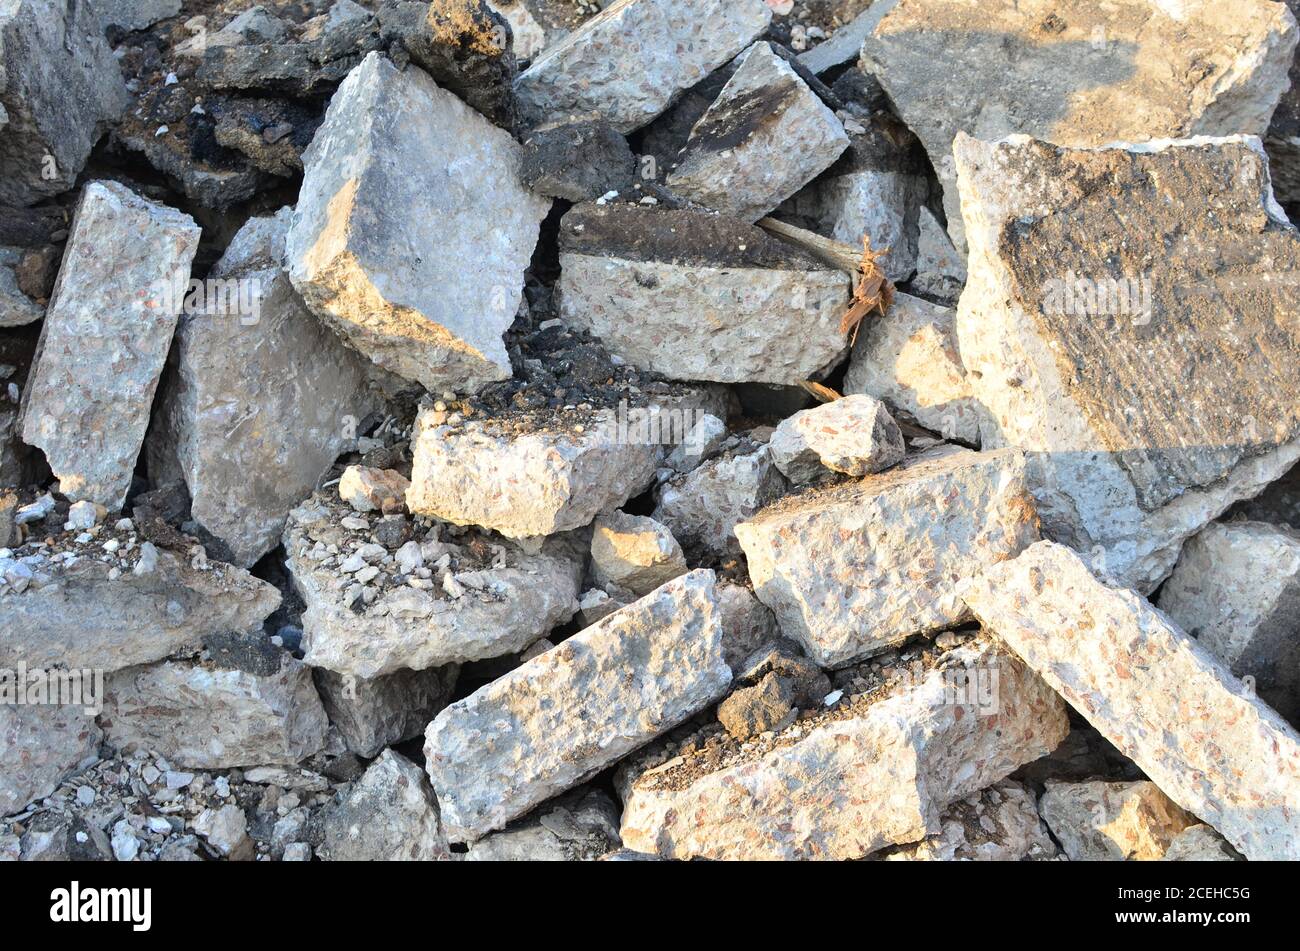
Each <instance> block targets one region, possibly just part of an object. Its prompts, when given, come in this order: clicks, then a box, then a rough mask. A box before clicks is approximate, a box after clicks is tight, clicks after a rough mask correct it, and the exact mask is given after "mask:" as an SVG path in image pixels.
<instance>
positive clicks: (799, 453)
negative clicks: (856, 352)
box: [767, 395, 907, 484]
mask: <svg viewBox="0 0 1300 951" xmlns="http://www.w3.org/2000/svg"><path fill="white" fill-rule="evenodd" d="M767 445H768V448H769V449H770V450H771V453H772V461H773V462H774V463H775V464H776V467H777V468H778V469H780V470H781V474H782V475H784V476H785V477H786V478H787V479H789V480H790V481H791V482H794V483H796V484H800V483H806V482H813V481H815V480H816V479H818V478H819V477H820V476H822V475H824V474H825V473H827V472H828V471H829V472H839V473H842V474H844V475H848V476H853V477H855V478H861V477H862V476H865V475H870V474H872V473H874V472H883V471H884V470H885V469H888V468H890V467H891V466H895V465H897V464H898V463H900V462H902V461H903V456H905V455H906V454H907V446H906V444H904V442H903V431H902V430H901V429H899V428H898V424H897V423H895V422H894V418H893V417H892V416H890V415H889V410H887V409H886V408H885V404H883V403H881V402H880V401H879V400H877V399H873V398H872V397H870V396H862V395H853V396H846V397H844V399H841V400H835V401H834V402H833V403H822V404H821V405H819V406H814V407H812V408H811V409H805V410H801V411H799V412H798V413H795V414H794V415H793V416H791V417H790V418H789V419H786V420H783V421H782V422H781V425H779V426H777V427H776V432H774V433H773V434H772V438H771V440H769V441H768V444H767Z"/></svg>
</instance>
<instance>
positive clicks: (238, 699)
mask: <svg viewBox="0 0 1300 951" xmlns="http://www.w3.org/2000/svg"><path fill="white" fill-rule="evenodd" d="M105 691H106V694H107V702H106V703H105V704H104V714H103V716H102V717H101V719H100V723H101V724H102V725H103V727H104V733H105V736H106V738H107V739H108V741H109V742H110V743H112V744H113V745H114V746H116V747H117V748H119V749H122V750H131V749H145V750H149V751H151V752H156V753H159V754H161V755H162V756H164V757H166V758H167V760H168V761H169V762H171V763H174V764H175V765H177V766H183V767H186V768H190V769H230V768H232V767H236V766H267V765H277V764H278V765H284V766H292V765H293V764H295V763H298V762H301V761H302V760H305V759H306V758H307V757H309V756H311V755H312V754H313V753H316V752H319V751H320V750H321V749H322V748H323V747H324V746H325V731H326V729H327V728H328V726H329V721H328V720H327V719H326V717H325V708H324V707H323V706H321V702H320V697H319V696H318V695H317V693H316V688H315V687H313V686H312V682H311V668H309V667H308V666H307V665H305V664H303V663H301V662H299V661H296V660H294V659H293V658H292V657H289V656H287V655H286V656H284V657H283V658H282V659H281V663H280V669H279V670H278V671H277V672H276V673H274V674H271V675H269V676H259V675H257V674H253V673H249V672H247V671H243V670H225V669H221V668H218V667H212V666H208V665H204V664H201V663H195V662H191V661H166V662H164V663H161V664H154V665H152V666H148V667H132V668H129V669H127V670H120V671H118V672H117V673H115V674H113V675H112V676H111V677H109V678H108V680H107V683H106V684H105Z"/></svg>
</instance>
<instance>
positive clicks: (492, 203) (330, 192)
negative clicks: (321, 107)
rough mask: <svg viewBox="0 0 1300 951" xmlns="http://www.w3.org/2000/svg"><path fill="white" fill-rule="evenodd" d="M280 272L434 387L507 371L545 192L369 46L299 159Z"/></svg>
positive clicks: (401, 370) (502, 149)
mask: <svg viewBox="0 0 1300 951" xmlns="http://www.w3.org/2000/svg"><path fill="white" fill-rule="evenodd" d="M304 162H305V165H306V177H305V179H304V181H303V186H302V192H301V195H300V198H299V201H298V206H297V209H296V210H295V212H294V217H293V225H292V227H291V228H290V230H289V237H288V262H289V264H288V270H289V277H290V279H291V280H292V281H293V285H294V287H296V288H297V289H298V291H299V293H301V294H302V296H303V299H304V300H305V301H306V303H307V306H308V307H310V308H311V309H312V310H313V311H315V312H316V313H317V314H318V315H319V316H320V317H322V318H323V319H324V320H325V321H326V322H327V323H328V324H329V325H330V326H331V327H333V328H334V329H335V330H336V331H337V332H339V333H340V334H341V335H342V336H343V337H344V338H345V339H347V340H348V341H349V342H350V343H351V344H352V345H353V346H354V347H356V348H357V349H358V350H360V351H361V352H362V353H364V354H366V355H367V356H369V357H370V358H371V359H372V360H374V361H375V362H376V363H378V364H379V365H380V366H382V367H384V368H385V369H388V370H391V371H392V372H394V373H396V374H398V375H399V376H402V377H405V378H406V379H410V380H416V381H418V382H420V383H422V384H423V385H424V386H426V387H427V388H429V389H430V390H433V391H435V392H441V391H443V390H446V389H454V390H456V391H457V392H467V391H470V390H473V389H476V388H478V387H481V386H483V385H484V384H486V383H489V382H492V381H495V380H502V379H506V378H507V377H509V376H510V361H509V359H508V357H507V356H506V351H505V346H504V344H503V343H502V341H501V334H502V332H503V331H504V330H505V329H506V328H507V327H509V326H510V324H511V323H512V322H513V321H514V318H515V313H516V311H517V310H518V308H519V302H520V299H521V296H522V292H523V275H524V269H525V268H526V267H527V266H528V262H529V259H530V258H531V256H532V253H533V247H534V245H536V243H537V235H538V228H539V225H540V223H541V220H542V218H543V217H545V215H546V211H547V208H548V207H549V205H550V202H549V201H547V200H545V199H542V198H540V197H538V196H537V195H534V194H533V193H532V192H530V191H528V190H527V189H526V188H525V187H524V186H523V184H522V182H520V181H519V162H520V147H519V145H518V144H517V143H516V142H515V141H514V140H513V139H512V138H511V137H510V136H509V135H508V134H507V133H506V132H504V131H502V130H501V129H498V128H496V127H495V126H493V125H492V124H491V123H489V122H488V121H487V120H486V119H484V118H483V117H482V116H481V115H479V114H478V113H476V112H474V111H473V110H472V109H470V108H469V107H468V106H466V105H465V104H464V103H463V102H461V101H460V100H459V99H457V98H456V97H455V96H453V95H452V94H451V93H449V92H447V91H445V90H442V89H439V88H438V86H437V85H436V84H435V83H434V82H433V81H432V80H431V79H429V77H428V76H426V75H425V74H424V73H422V72H421V71H420V70H418V69H408V70H407V71H406V72H404V73H402V72H398V71H397V69H396V68H395V67H394V66H393V65H392V64H391V63H390V62H389V61H388V60H386V59H384V58H383V57H382V56H380V55H379V54H378V53H372V54H371V55H369V56H368V57H366V59H365V60H364V61H363V62H362V64H361V65H360V66H358V67H357V68H356V69H355V70H353V72H352V73H351V74H350V75H349V76H348V78H347V80H346V81H345V82H344V83H343V85H341V86H340V87H339V90H338V92H337V93H335V95H334V99H333V100H332V101H331V103H330V108H329V111H328V113H327V114H326V117H325V123H324V125H322V126H321V128H320V131H319V132H317V134H316V138H315V140H314V141H313V142H312V145H311V147H310V148H309V149H308V150H307V153H306V154H305V156H304Z"/></svg>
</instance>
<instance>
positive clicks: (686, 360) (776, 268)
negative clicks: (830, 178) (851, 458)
mask: <svg viewBox="0 0 1300 951" xmlns="http://www.w3.org/2000/svg"><path fill="white" fill-rule="evenodd" d="M560 268H561V273H560V282H559V285H558V288H557V293H558V295H559V299H560V317H561V318H562V319H563V320H564V321H565V322H566V323H567V324H569V325H570V326H572V327H575V328H577V329H581V330H586V331H588V332H590V333H591V334H592V335H594V336H595V337H597V338H599V339H600V340H601V341H603V342H604V343H605V345H606V346H607V347H608V348H609V349H610V352H611V353H614V354H616V355H618V356H620V357H622V358H623V359H625V360H627V361H628V362H629V363H631V364H633V365H634V366H636V367H638V368H640V369H644V370H650V371H653V372H655V373H660V374H662V375H664V376H666V377H669V378H671V379H678V380H708V381H713V382H718V383H744V382H759V383H786V384H797V383H800V382H802V381H803V380H808V379H812V378H816V377H820V376H822V375H824V374H825V372H826V371H828V370H829V369H830V368H832V367H834V365H835V364H837V363H839V362H840V359H841V358H842V357H843V354H844V351H845V348H846V347H847V341H846V340H845V338H844V334H843V333H841V332H840V318H841V316H842V315H843V313H844V311H845V309H847V307H848V302H849V296H850V292H851V286H850V284H851V282H850V280H849V277H848V275H847V274H845V273H843V272H842V271H837V270H833V269H830V268H828V267H827V266H825V265H823V264H821V263H819V262H817V261H816V260H814V259H813V258H811V257H809V256H808V255H806V254H804V253H802V252H800V251H798V250H796V249H794V248H792V247H790V246H789V245H785V244H782V243H781V242H780V241H778V240H777V239H775V238H773V237H771V236H769V235H768V234H767V233H766V232H763V231H762V230H761V229H758V228H753V227H749V226H747V225H744V224H742V223H738V222H734V221H731V220H728V219H726V218H720V217H717V216H713V215H708V214H705V213H703V212H698V211H684V210H683V211H668V210H664V209H661V208H645V207H641V206H636V205H606V206H597V205H579V206H577V207H575V208H574V209H573V210H572V211H570V212H569V213H568V214H566V215H565V216H564V219H563V221H562V222H561V224H560ZM778 324H779V326H780V333H776V332H774V331H773V327H774V325H778Z"/></svg>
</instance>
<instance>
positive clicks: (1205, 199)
mask: <svg viewBox="0 0 1300 951" xmlns="http://www.w3.org/2000/svg"><path fill="white" fill-rule="evenodd" d="M956 157H957V165H958V168H959V170H960V172H961V189H962V202H963V209H964V212H965V214H966V216H967V218H968V223H969V225H970V228H969V232H968V237H969V239H970V252H971V253H970V261H969V265H970V277H969V280H968V283H967V285H966V290H965V292H964V293H963V294H962V299H961V306H960V308H959V309H958V312H957V337H958V341H959V343H960V347H961V355H962V359H963V361H964V363H965V366H966V370H967V374H968V379H970V381H971V385H972V387H973V389H974V391H975V396H976V397H977V398H978V399H979V400H980V401H981V403H983V404H984V406H985V407H986V408H987V410H988V415H987V416H986V418H985V419H984V420H983V421H982V423H981V428H982V435H983V445H984V446H985V447H986V448H992V447H998V446H1005V445H1014V446H1019V447H1020V448H1022V449H1024V450H1025V451H1026V453H1027V454H1028V456H1029V460H1030V484H1031V486H1032V488H1033V491H1034V494H1035V496H1036V497H1037V499H1038V505H1039V512H1040V514H1041V515H1042V518H1043V525H1044V533H1045V534H1046V536H1047V537H1049V538H1052V539H1054V540H1056V541H1060V542H1063V543H1066V544H1069V545H1071V546H1072V547H1074V548H1075V549H1077V550H1079V551H1084V552H1089V553H1091V554H1092V555H1093V556H1094V558H1095V560H1097V561H1098V562H1099V563H1104V564H1103V566H1104V568H1105V570H1106V571H1107V572H1109V573H1110V574H1112V575H1113V576H1115V577H1116V578H1117V579H1118V580H1121V581H1123V582H1124V583H1125V584H1126V585H1129V586H1132V587H1134V588H1137V589H1139V590H1141V591H1150V590H1152V589H1153V588H1154V587H1155V586H1156V584H1158V583H1159V582H1160V580H1161V579H1162V578H1164V577H1165V576H1166V575H1167V574H1168V573H1169V571H1170V569H1172V568H1173V565H1174V561H1175V560H1176V559H1177V555H1178V549H1179V547H1180V546H1181V544H1182V542H1183V540H1184V539H1186V538H1187V537H1188V536H1190V535H1192V534H1194V533H1195V532H1196V531H1198V530H1199V529H1200V528H1201V526H1203V525H1205V524H1206V523H1207V522H1209V521H1210V520H1212V519H1213V518H1215V517H1216V516H1218V515H1219V514H1220V513H1221V512H1223V510H1224V509H1226V508H1227V507H1228V506H1229V505H1230V504H1231V503H1232V502H1234V501H1236V500H1237V499H1240V498H1245V497H1248V496H1251V495H1253V494H1255V493H1256V492H1258V491H1260V490H1261V489H1262V488H1263V487H1264V486H1265V485H1266V484H1268V483H1269V482H1270V481H1272V480H1273V479H1276V478H1277V477H1279V476H1280V475H1282V474H1283V473H1284V472H1285V471H1286V470H1287V469H1288V468H1289V467H1290V466H1291V465H1292V464H1293V463H1294V462H1295V460H1296V459H1297V458H1298V457H1300V404H1297V403H1296V402H1295V401H1294V400H1292V399H1291V398H1290V393H1291V388H1292V381H1293V380H1294V379H1295V376H1296V373H1297V372H1298V371H1300V347H1298V346H1297V343H1296V338H1295V334H1294V320H1293V316H1292V315H1293V314H1294V311H1295V307H1296V302H1297V294H1298V293H1300V292H1298V291H1297V288H1296V283H1295V281H1294V280H1293V273H1294V272H1295V271H1296V270H1297V269H1300V236H1298V235H1297V233H1296V231H1295V230H1294V229H1293V228H1291V227H1290V226H1289V225H1288V224H1287V223H1286V219H1285V216H1284V215H1283V214H1282V212H1281V211H1280V209H1278V208H1277V206H1276V204H1275V203H1273V201H1272V199H1271V194H1270V192H1269V189H1268V184H1267V183H1268V168H1267V164H1266V162H1265V159H1264V157H1263V154H1262V151H1261V148H1260V145H1259V142H1258V140H1257V139H1253V138H1232V139H1224V140H1193V141H1187V142H1175V143H1163V144H1153V145H1149V146H1141V147H1133V148H1116V149H1105V150H1097V151H1091V150H1067V149H1060V148H1056V147H1053V146H1050V145H1045V144H1043V143H1040V142H1034V141H1031V140H1028V139H1024V138H1012V139H1008V140H1006V141H1003V142H998V143H993V144H989V143H983V142H978V141H976V140H974V139H971V138H968V137H965V136H962V137H961V138H959V140H958V142H957V144H956ZM1139 236H1140V237H1139ZM1205 248H1215V249H1216V251H1215V253H1214V254H1207V253H1205V250H1204V249H1205Z"/></svg>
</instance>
